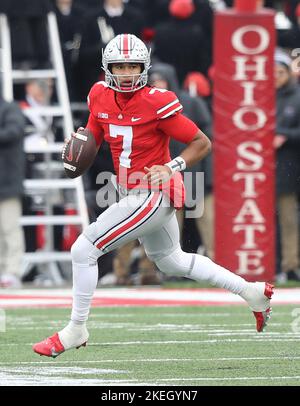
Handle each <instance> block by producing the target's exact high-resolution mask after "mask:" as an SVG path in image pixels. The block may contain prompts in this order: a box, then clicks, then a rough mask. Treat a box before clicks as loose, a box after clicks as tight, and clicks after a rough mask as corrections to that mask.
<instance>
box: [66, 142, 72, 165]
mask: <svg viewBox="0 0 300 406" xmlns="http://www.w3.org/2000/svg"><path fill="white" fill-rule="evenodd" d="M73 142H74V141H73V140H71V144H70V150H69V154H68V156H66V159H67V161H69V162H72V160H73Z"/></svg>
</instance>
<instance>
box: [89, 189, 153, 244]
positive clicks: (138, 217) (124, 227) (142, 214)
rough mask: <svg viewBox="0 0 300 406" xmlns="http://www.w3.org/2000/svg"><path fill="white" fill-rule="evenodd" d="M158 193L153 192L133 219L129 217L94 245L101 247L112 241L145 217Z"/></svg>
mask: <svg viewBox="0 0 300 406" xmlns="http://www.w3.org/2000/svg"><path fill="white" fill-rule="evenodd" d="M159 196H160V193H154V195H153V197H152V199H151V200H150V201H149V202H148V204H147V206H146V207H145V208H144V209H143V210H142V211H141V212H140V213H138V214H137V215H136V216H135V217H134V218H133V219H131V220H130V221H129V222H128V223H126V224H123V225H120V228H118V229H117V230H115V231H114V232H113V233H112V234H111V235H109V236H108V237H106V238H104V239H103V240H102V241H100V242H98V244H97V245H96V247H97V248H99V249H102V248H103V247H104V246H105V245H107V244H109V243H110V241H112V240H113V239H114V238H116V237H118V236H119V235H120V234H122V233H123V232H124V231H126V230H128V229H129V228H131V227H132V226H134V225H135V224H137V223H138V222H139V221H140V220H142V219H143V217H146V216H147V214H148V213H149V212H150V211H151V210H152V209H153V207H154V206H155V204H156V202H157V200H158V199H159Z"/></svg>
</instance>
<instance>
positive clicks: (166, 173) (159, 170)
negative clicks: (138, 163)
mask: <svg viewBox="0 0 300 406" xmlns="http://www.w3.org/2000/svg"><path fill="white" fill-rule="evenodd" d="M144 170H145V172H146V175H145V176H144V177H143V179H144V180H148V182H149V183H150V184H151V185H159V184H160V183H164V182H167V181H168V180H169V179H170V178H171V176H172V171H171V169H170V168H169V167H168V166H165V165H153V166H151V168H148V167H147V166H145V167H144Z"/></svg>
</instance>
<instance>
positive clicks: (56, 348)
mask: <svg viewBox="0 0 300 406" xmlns="http://www.w3.org/2000/svg"><path fill="white" fill-rule="evenodd" d="M32 349H33V351H34V352H36V353H37V354H40V355H45V356H46V357H52V358H56V357H57V356H58V355H60V354H62V353H63V352H64V351H65V349H64V346H63V345H62V343H61V342H60V339H59V337H58V333H55V334H54V335H53V336H51V337H48V338H46V339H45V340H43V341H40V342H39V343H36V344H34V345H33V347H32Z"/></svg>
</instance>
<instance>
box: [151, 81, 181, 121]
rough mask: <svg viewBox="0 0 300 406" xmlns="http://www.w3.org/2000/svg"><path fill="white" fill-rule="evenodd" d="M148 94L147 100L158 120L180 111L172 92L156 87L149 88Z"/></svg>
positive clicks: (179, 105) (177, 101)
mask: <svg viewBox="0 0 300 406" xmlns="http://www.w3.org/2000/svg"><path fill="white" fill-rule="evenodd" d="M148 92H149V95H148V97H149V98H148V100H149V101H150V103H151V104H152V105H153V107H154V108H155V111H156V116H157V119H158V120H159V119H164V118H167V117H170V116H172V115H173V114H177V113H179V112H180V111H182V105H181V103H180V101H179V100H178V97H177V96H176V94H175V93H174V92H171V91H169V90H165V89H158V88H156V87H152V88H150V89H149V91H148Z"/></svg>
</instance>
